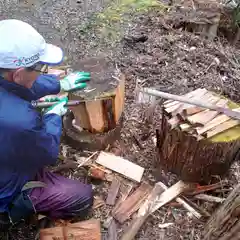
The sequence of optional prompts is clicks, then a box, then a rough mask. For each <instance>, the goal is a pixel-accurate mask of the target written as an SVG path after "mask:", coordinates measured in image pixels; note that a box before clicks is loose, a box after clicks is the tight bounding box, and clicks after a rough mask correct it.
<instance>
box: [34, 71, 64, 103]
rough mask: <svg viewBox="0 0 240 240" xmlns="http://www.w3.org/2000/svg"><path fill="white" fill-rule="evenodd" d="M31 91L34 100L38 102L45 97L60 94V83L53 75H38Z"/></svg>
mask: <svg viewBox="0 0 240 240" xmlns="http://www.w3.org/2000/svg"><path fill="white" fill-rule="evenodd" d="M31 91H32V93H33V95H34V99H32V100H38V99H39V98H42V97H44V96H46V95H52V94H58V93H59V92H60V81H59V80H58V77H57V76H56V75H53V74H45V75H40V76H39V77H38V78H37V80H36V81H35V82H34V84H33V86H32V88H31Z"/></svg>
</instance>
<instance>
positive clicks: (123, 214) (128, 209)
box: [112, 183, 152, 223]
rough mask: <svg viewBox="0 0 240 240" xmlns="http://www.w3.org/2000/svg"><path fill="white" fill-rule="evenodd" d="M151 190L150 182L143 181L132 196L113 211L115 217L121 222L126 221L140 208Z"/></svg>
mask: <svg viewBox="0 0 240 240" xmlns="http://www.w3.org/2000/svg"><path fill="white" fill-rule="evenodd" d="M151 190H152V188H151V186H150V185H149V184H147V183H142V184H141V186H140V187H139V188H138V189H137V190H136V191H135V192H134V193H133V194H132V195H131V196H129V197H128V198H127V199H126V200H125V201H124V202H122V203H121V204H120V205H119V207H118V208H117V209H115V210H114V211H113V212H112V215H113V217H114V218H115V219H116V220H117V221H119V222H120V223H124V222H125V221H126V220H127V219H129V218H130V217H131V216H132V214H133V213H135V212H136V211H137V210H138V209H139V207H140V206H141V204H142V203H143V202H144V201H145V199H146V198H147V196H148V194H149V193H150V192H151Z"/></svg>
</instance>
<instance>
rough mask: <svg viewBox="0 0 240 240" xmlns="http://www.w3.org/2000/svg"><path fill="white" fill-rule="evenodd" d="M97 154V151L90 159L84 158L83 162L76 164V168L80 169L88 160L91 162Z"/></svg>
mask: <svg viewBox="0 0 240 240" xmlns="http://www.w3.org/2000/svg"><path fill="white" fill-rule="evenodd" d="M97 153H98V151H96V152H94V153H93V154H92V155H91V156H90V157H88V158H86V159H85V160H84V161H83V162H81V163H79V164H78V167H77V169H78V168H80V167H82V166H83V165H84V164H86V163H87V162H88V161H89V160H91V159H92V158H93V157H94V156H95V155H96V154H97Z"/></svg>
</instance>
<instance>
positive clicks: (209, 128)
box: [197, 114, 230, 135]
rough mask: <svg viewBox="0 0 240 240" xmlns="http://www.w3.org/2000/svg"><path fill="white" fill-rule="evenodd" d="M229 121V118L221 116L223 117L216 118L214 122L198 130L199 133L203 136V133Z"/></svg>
mask: <svg viewBox="0 0 240 240" xmlns="http://www.w3.org/2000/svg"><path fill="white" fill-rule="evenodd" d="M229 119H230V118H229V117H228V116H226V115H223V114H221V115H219V116H217V117H215V118H214V119H213V120H212V121H210V122H208V123H207V124H205V126H204V127H201V128H198V129H197V132H198V134H199V135H200V134H203V133H205V132H207V131H208V130H211V129H212V128H214V127H216V126H218V125H219V124H221V123H224V122H226V121H227V120H229Z"/></svg>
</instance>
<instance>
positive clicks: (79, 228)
mask: <svg viewBox="0 0 240 240" xmlns="http://www.w3.org/2000/svg"><path fill="white" fill-rule="evenodd" d="M53 239H61V240H68V239H81V240H89V239H91V240H101V228H100V221H99V220H97V219H91V220H88V221H82V222H78V223H73V224H68V225H67V226H62V227H54V228H45V229H41V230H40V240H53Z"/></svg>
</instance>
